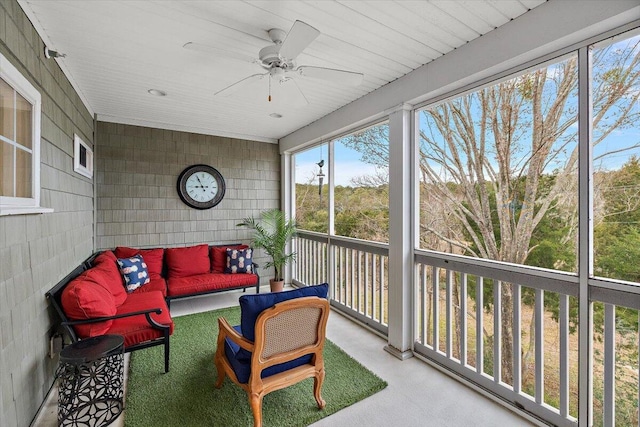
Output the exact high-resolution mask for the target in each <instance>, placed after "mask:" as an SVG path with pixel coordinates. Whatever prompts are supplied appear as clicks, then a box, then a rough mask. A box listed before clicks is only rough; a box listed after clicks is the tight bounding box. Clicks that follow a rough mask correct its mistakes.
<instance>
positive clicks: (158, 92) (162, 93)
mask: <svg viewBox="0 0 640 427" xmlns="http://www.w3.org/2000/svg"><path fill="white" fill-rule="evenodd" d="M147 92H149V93H150V94H151V95H155V96H167V92H165V91H163V90H158V89H149V90H148V91H147Z"/></svg>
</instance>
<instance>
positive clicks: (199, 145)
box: [96, 122, 280, 284]
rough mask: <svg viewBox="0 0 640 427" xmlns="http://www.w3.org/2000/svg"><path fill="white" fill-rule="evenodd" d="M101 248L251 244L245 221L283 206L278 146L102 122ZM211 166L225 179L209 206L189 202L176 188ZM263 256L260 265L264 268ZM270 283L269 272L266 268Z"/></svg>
mask: <svg viewBox="0 0 640 427" xmlns="http://www.w3.org/2000/svg"><path fill="white" fill-rule="evenodd" d="M96 153H97V154H96V171H97V173H96V179H97V202H98V211H97V247H98V248H99V249H107V248H114V247H116V246H132V247H177V246H189V245H194V244H200V243H234V242H243V243H248V242H249V241H250V238H251V233H250V231H249V230H246V229H244V228H238V227H236V224H237V223H238V222H240V221H241V220H242V219H243V218H245V217H247V216H250V215H259V213H260V212H261V211H263V210H266V209H271V208H277V207H279V206H280V155H279V151H278V146H277V145H276V144H268V143H264V142H257V141H246V140H240V139H232V138H225V137H218V136H208V135H200V134H195V133H187V132H178V131H171V130H162V129H153V128H147V127H140V126H131V125H122V124H115V123H105V122H98V125H97V133H96ZM194 164H206V165H210V166H213V167H214V168H216V169H217V170H218V171H219V172H220V173H221V174H222V176H223V177H224V179H225V182H226V193H225V196H224V199H222V201H221V202H220V203H219V204H218V205H217V206H215V207H214V208H212V209H207V210H197V209H193V208H190V207H188V206H187V205H185V204H184V203H183V202H182V201H181V200H180V198H179V197H178V193H177V190H176V184H177V179H178V175H179V174H180V172H182V171H183V170H184V169H185V168H186V167H188V166H190V165H194ZM261 255H262V254H261V251H257V259H256V261H257V262H258V263H259V264H262V265H264V263H265V261H266V260H265V259H264V258H263V257H262V258H261ZM260 275H261V279H262V280H261V282H262V283H263V284H268V279H269V276H270V275H269V272H268V271H264V270H261V271H260Z"/></svg>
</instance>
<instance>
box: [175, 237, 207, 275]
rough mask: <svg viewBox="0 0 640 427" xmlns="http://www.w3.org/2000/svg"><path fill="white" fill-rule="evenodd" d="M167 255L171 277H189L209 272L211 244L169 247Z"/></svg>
mask: <svg viewBox="0 0 640 427" xmlns="http://www.w3.org/2000/svg"><path fill="white" fill-rule="evenodd" d="M165 256H166V259H167V268H168V272H169V277H187V276H193V275H196V274H202V273H207V272H209V268H210V262H209V245H206V244H203V245H197V246H187V247H186V248H169V249H167V250H166V253H165Z"/></svg>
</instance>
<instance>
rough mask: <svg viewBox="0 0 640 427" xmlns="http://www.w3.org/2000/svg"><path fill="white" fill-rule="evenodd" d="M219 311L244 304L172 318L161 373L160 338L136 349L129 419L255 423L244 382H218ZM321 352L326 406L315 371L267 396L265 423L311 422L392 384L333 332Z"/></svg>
mask: <svg viewBox="0 0 640 427" xmlns="http://www.w3.org/2000/svg"><path fill="white" fill-rule="evenodd" d="M218 317H224V318H226V319H227V320H228V321H229V322H230V323H231V324H232V325H237V324H239V323H240V309H239V308H238V307H232V308H225V309H221V310H216V311H210V312H206V313H199V314H192V315H189V316H183V317H177V318H175V319H174V321H175V330H174V333H173V335H172V336H171V366H170V371H169V373H167V374H165V373H164V362H163V360H164V358H163V348H164V347H163V346H156V347H152V348H149V349H146V350H141V351H136V352H134V353H132V354H131V364H130V367H129V382H128V389H127V395H126V401H125V414H124V417H125V418H124V421H125V426H127V427H134V426H135V427H138V426H140V427H143V426H144V427H148V426H158V427H159V426H224V427H233V426H238V427H247V426H253V415H252V413H251V408H250V407H249V400H248V399H247V395H246V393H245V392H244V390H242V389H241V388H240V387H238V386H237V385H235V384H234V383H232V382H231V381H230V380H229V379H228V378H226V379H225V381H224V383H223V385H222V387H221V388H219V389H217V388H215V386H214V385H215V382H216V379H217V373H216V369H215V366H214V364H213V356H214V354H215V351H216V339H217V337H218V322H217V319H218ZM324 357H325V370H326V377H325V381H324V385H323V387H322V397H323V398H324V400H325V401H326V402H327V404H326V406H325V408H324V409H323V410H318V407H317V405H316V401H315V399H314V398H313V378H308V379H306V380H304V381H302V382H300V383H298V384H296V385H293V386H291V387H287V388H284V389H282V390H277V391H274V392H272V393H269V394H267V395H266V396H265V397H264V399H263V402H262V416H263V425H264V426H265V427H276V426H278V427H279V426H296V427H298V426H307V425H309V424H311V423H313V422H315V421H317V420H319V419H321V418H323V417H326V416H328V415H331V414H333V413H335V412H337V411H339V410H340V409H343V408H346V407H347V406H349V405H352V404H354V403H355V402H358V401H360V400H362V399H364V398H366V397H368V396H371V395H372V394H374V393H376V392H378V391H380V390H382V389H383V388H385V387H386V386H387V383H386V382H384V381H383V380H381V379H380V378H378V377H377V376H376V375H374V374H373V373H371V372H370V371H369V370H367V369H366V368H365V367H363V366H362V365H361V364H360V363H358V362H357V361H355V360H354V359H352V358H351V357H350V356H349V355H347V354H346V353H345V352H344V351H342V350H341V349H340V348H339V347H338V346H336V345H335V344H333V343H332V342H330V341H329V340H327V341H326V344H325V348H324Z"/></svg>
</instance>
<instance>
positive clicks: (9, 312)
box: [0, 0, 94, 426]
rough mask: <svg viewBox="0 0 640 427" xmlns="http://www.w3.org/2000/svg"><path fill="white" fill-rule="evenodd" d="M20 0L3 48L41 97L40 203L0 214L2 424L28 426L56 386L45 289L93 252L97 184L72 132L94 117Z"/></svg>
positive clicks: (0, 39) (8, 4)
mask: <svg viewBox="0 0 640 427" xmlns="http://www.w3.org/2000/svg"><path fill="white" fill-rule="evenodd" d="M43 51H44V43H43V42H42V40H41V38H40V37H39V35H38V33H37V32H36V31H35V29H34V28H33V26H32V25H31V22H30V21H29V20H28V19H27V17H26V16H25V14H24V13H23V11H22V9H21V8H20V6H19V5H18V3H17V2H16V1H15V0H2V1H0V52H2V54H3V55H4V56H5V58H7V59H8V60H9V61H10V62H11V63H12V64H13V65H14V66H15V67H16V68H18V70H20V72H21V73H22V75H23V76H25V77H26V78H27V79H28V80H29V81H30V82H31V83H32V84H33V85H34V86H35V87H36V88H37V89H38V90H39V91H40V93H41V95H42V142H41V187H42V189H41V196H40V197H41V205H42V206H43V207H48V208H53V209H54V213H47V214H40V215H14V216H0V425H2V426H28V425H29V424H30V423H31V421H32V419H33V417H34V416H35V415H36V413H37V410H38V408H39V407H40V405H41V404H42V402H43V400H44V398H45V395H46V393H47V392H48V390H49V388H50V387H51V385H52V384H53V380H54V371H55V368H56V366H57V363H58V359H57V358H55V359H50V358H49V357H48V355H47V353H48V349H49V337H50V334H51V333H52V328H53V325H54V321H56V319H55V318H54V315H53V312H52V310H51V309H49V307H48V303H47V301H46V298H45V296H44V294H45V292H46V291H47V290H49V289H50V288H51V287H52V286H53V285H55V284H56V282H58V281H59V280H60V279H62V278H63V277H64V276H65V275H67V273H69V272H70V271H71V270H72V269H73V268H74V267H75V266H77V265H78V264H80V263H81V262H82V261H83V260H84V259H86V258H87V257H88V256H89V255H90V254H91V253H92V251H93V221H94V219H93V203H94V199H93V183H92V181H91V180H90V179H88V178H85V177H83V176H81V175H78V174H76V173H75V172H74V171H73V134H74V133H77V134H78V135H80V136H81V137H82V138H83V140H84V141H85V142H86V143H87V144H89V145H90V146H91V145H92V144H93V120H92V116H91V114H90V113H89V112H88V111H87V109H86V108H85V107H84V105H83V104H82V102H81V100H80V98H79V97H78V95H77V93H76V92H75V91H74V89H73V88H72V86H71V85H70V83H69V81H68V80H67V78H66V77H65V76H64V74H63V73H62V71H61V70H60V67H59V66H58V64H57V63H56V62H55V60H53V59H46V58H45V57H44V54H43Z"/></svg>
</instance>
